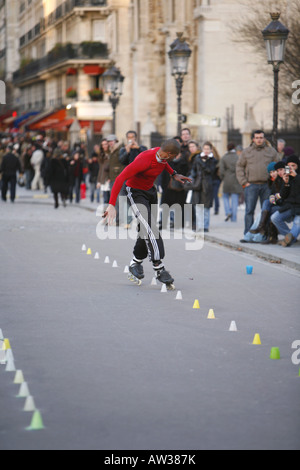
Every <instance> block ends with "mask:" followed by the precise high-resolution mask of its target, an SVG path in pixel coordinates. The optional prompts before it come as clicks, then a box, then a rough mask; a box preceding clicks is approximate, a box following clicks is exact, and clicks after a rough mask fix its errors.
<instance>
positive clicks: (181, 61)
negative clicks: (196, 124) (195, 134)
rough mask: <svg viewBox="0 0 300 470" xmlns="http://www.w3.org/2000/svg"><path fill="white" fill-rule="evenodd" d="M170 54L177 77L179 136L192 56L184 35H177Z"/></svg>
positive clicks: (174, 75) (174, 74) (172, 68)
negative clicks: (186, 76)
mask: <svg viewBox="0 0 300 470" xmlns="http://www.w3.org/2000/svg"><path fill="white" fill-rule="evenodd" d="M170 48H171V49H170V51H169V53H168V55H169V57H170V61H171V70H172V75H173V77H175V82H176V91H177V134H178V135H180V133H181V123H182V114H181V100H182V87H183V79H184V76H185V75H187V73H188V64H189V58H190V56H191V54H192V51H191V49H190V48H189V45H188V44H187V43H186V42H185V40H184V37H183V33H177V39H175V41H174V42H173V43H172V44H171V46H170Z"/></svg>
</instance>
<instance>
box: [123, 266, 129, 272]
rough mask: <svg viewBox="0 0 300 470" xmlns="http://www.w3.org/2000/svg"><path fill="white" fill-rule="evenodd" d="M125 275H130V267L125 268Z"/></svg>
mask: <svg viewBox="0 0 300 470" xmlns="http://www.w3.org/2000/svg"><path fill="white" fill-rule="evenodd" d="M124 273H125V274H128V273H129V267H128V266H125V268H124Z"/></svg>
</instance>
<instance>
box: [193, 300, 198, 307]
mask: <svg viewBox="0 0 300 470" xmlns="http://www.w3.org/2000/svg"><path fill="white" fill-rule="evenodd" d="M193 308H200V304H199V300H197V299H196V300H195V302H194V305H193Z"/></svg>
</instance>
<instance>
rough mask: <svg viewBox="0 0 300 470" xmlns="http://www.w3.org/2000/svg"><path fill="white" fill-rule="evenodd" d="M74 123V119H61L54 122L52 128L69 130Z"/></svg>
mask: <svg viewBox="0 0 300 470" xmlns="http://www.w3.org/2000/svg"><path fill="white" fill-rule="evenodd" d="M72 124H73V119H64V120H63V121H59V122H58V123H57V124H53V125H52V126H51V129H53V130H54V131H67V130H68V129H69V127H70V126H71V125H72Z"/></svg>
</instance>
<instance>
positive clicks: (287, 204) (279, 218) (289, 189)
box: [271, 155, 300, 247]
mask: <svg viewBox="0 0 300 470" xmlns="http://www.w3.org/2000/svg"><path fill="white" fill-rule="evenodd" d="M287 166H288V167H289V170H288V172H287V173H286V174H285V175H284V176H283V181H284V186H283V188H282V190H281V192H280V195H281V197H282V201H283V202H282V205H281V207H280V209H279V211H278V212H275V214H273V215H272V218H271V220H272V223H273V224H274V225H275V226H276V228H277V230H278V232H279V233H280V234H281V235H284V240H282V242H280V245H282V246H284V247H287V246H290V245H292V244H293V243H295V242H296V241H297V237H298V236H299V234H300V174H299V168H300V161H299V158H298V157H297V156H296V155H292V156H291V157H289V158H288V160H287ZM287 222H288V223H289V222H293V227H292V229H291V230H290V229H289V227H288V225H287Z"/></svg>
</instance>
